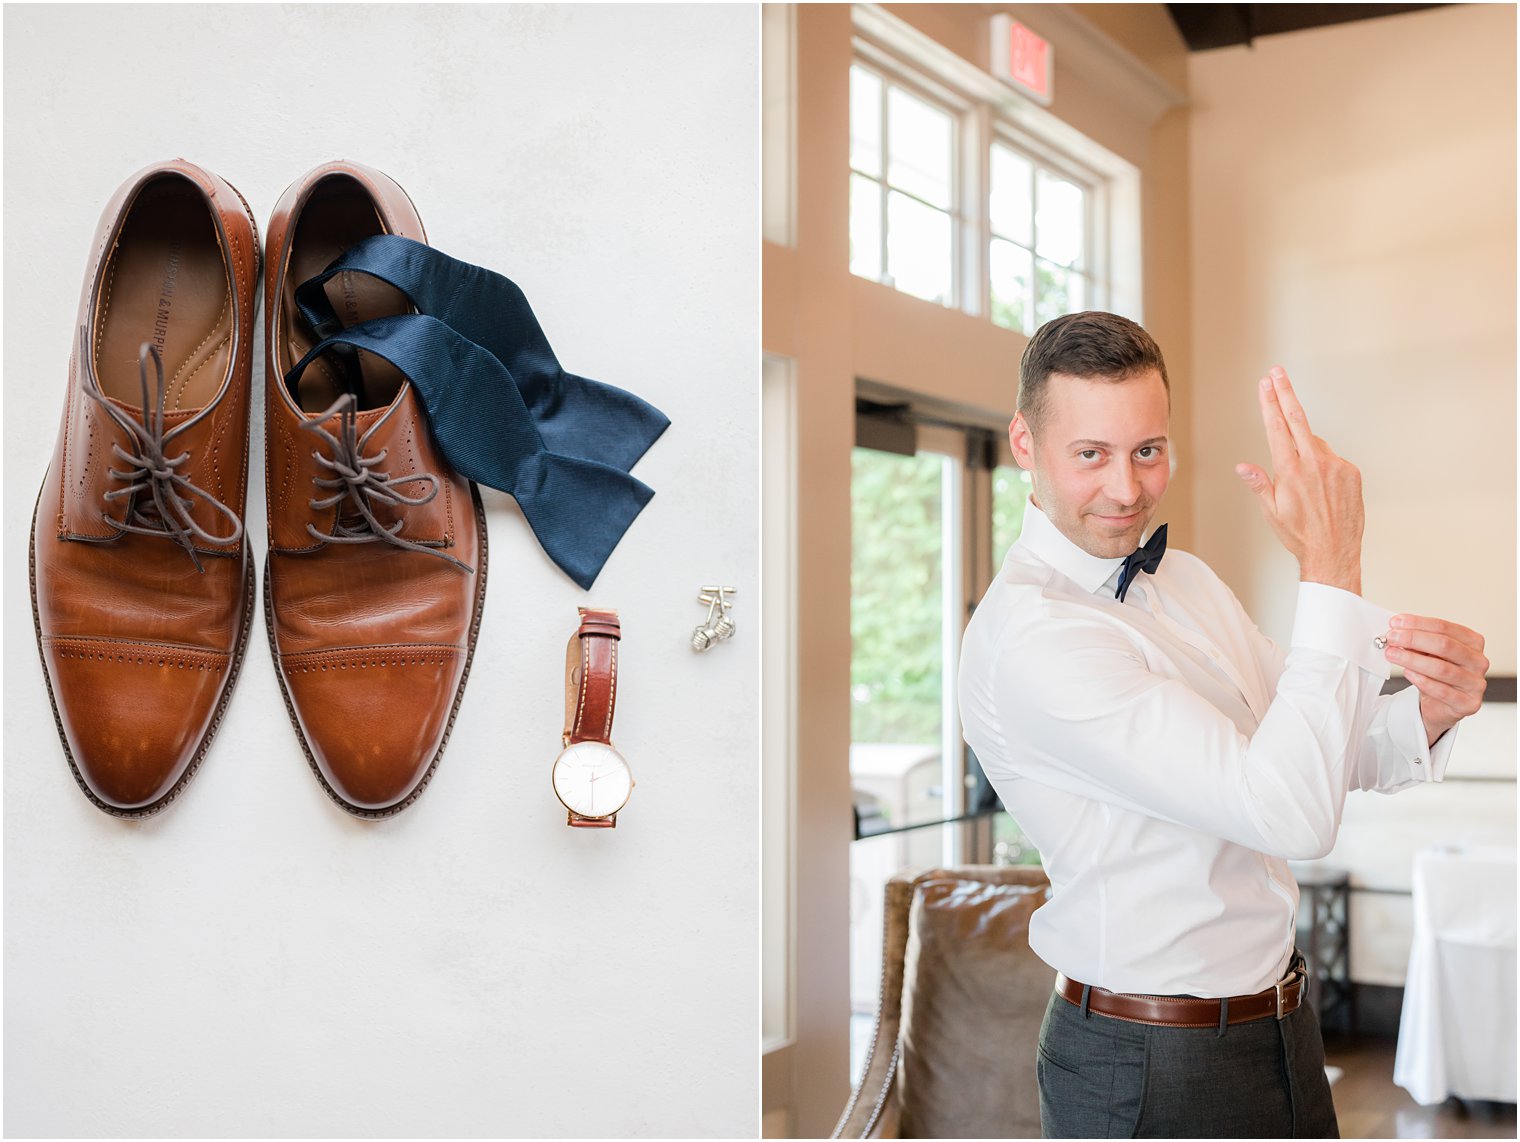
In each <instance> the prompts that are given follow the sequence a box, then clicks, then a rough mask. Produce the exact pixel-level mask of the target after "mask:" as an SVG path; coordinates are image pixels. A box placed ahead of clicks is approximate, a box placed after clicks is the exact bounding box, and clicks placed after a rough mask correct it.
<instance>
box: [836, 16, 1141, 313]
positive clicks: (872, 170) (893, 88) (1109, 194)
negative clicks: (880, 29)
mask: <svg viewBox="0 0 1520 1142" xmlns="http://www.w3.org/2000/svg"><path fill="white" fill-rule="evenodd" d="M983 78H985V77H983ZM1121 166H1122V164H1119V163H1117V162H1115V161H1113V160H1112V156H1107V157H1105V156H1104V155H1103V154H1099V153H1097V148H1095V146H1094V145H1093V144H1092V143H1091V142H1090V141H1088V140H1084V139H1081V138H1080V136H1076V135H1075V133H1074V132H1072V131H1071V129H1070V128H1067V127H1064V126H1060V125H1055V124H1054V123H1053V121H1051V120H1049V119H1048V117H1047V118H1046V119H1044V120H1039V121H1038V123H1037V122H1036V117H1035V116H1033V115H1032V114H1031V113H1030V112H1029V111H1028V109H1025V108H1014V109H1010V107H1009V105H1008V94H1007V91H1006V89H1001V90H1000V91H999V94H997V95H996V96H995V97H994V96H993V95H992V93H991V92H988V91H986V90H979V89H976V88H963V87H962V86H961V84H960V81H959V79H958V78H957V77H952V76H950V75H946V74H941V73H940V72H938V71H933V70H931V71H923V70H920V69H919V68H918V67H917V66H916V65H915V64H913V63H912V62H910V60H908V59H905V58H902V57H900V56H899V55H897V54H895V53H894V52H893V51H892V50H889V49H888V48H886V47H884V46H883V45H882V44H880V43H877V42H875V41H874V40H872V39H870V38H865V37H858V38H857V39H856V58H855V60H854V62H853V63H852V64H851V66H850V272H851V273H854V274H856V275H858V276H860V277H864V278H870V279H871V280H872V281H878V282H881V283H882V284H884V285H889V286H892V287H894V288H896V289H899V290H901V291H902V292H904V293H907V294H911V295H913V296H914V297H919V298H923V299H925V300H927V301H932V302H936V303H938V304H940V305H945V306H958V307H959V308H961V309H964V310H965V311H967V312H969V313H979V314H986V315H987V316H989V317H990V318H991V319H992V321H993V322H994V323H996V324H998V325H1001V326H1003V327H1004V328H1007V329H1012V330H1014V331H1015V332H1018V333H1022V334H1024V335H1025V336H1029V335H1030V334H1032V333H1033V332H1034V331H1035V330H1036V329H1037V328H1038V327H1039V326H1041V325H1043V324H1044V323H1045V322H1047V321H1049V320H1050V319H1051V318H1053V317H1058V316H1060V315H1061V314H1063V313H1072V312H1075V311H1077V310H1081V309H1092V308H1104V309H1106V308H1111V307H1114V306H1118V307H1120V308H1121V309H1126V310H1127V311H1129V312H1132V313H1133V312H1134V309H1135V307H1134V306H1133V304H1132V303H1131V304H1129V305H1126V304H1125V297H1124V296H1123V295H1124V291H1123V290H1122V289H1119V288H1117V287H1113V286H1111V279H1112V278H1113V276H1114V274H1113V272H1112V271H1113V270H1114V269H1115V268H1116V267H1115V266H1114V265H1113V259H1112V258H1111V256H1110V251H1109V249H1108V245H1109V238H1110V235H1113V236H1114V240H1115V241H1118V242H1120V243H1121V245H1122V243H1123V240H1124V239H1123V238H1122V236H1121V235H1122V232H1123V231H1124V230H1125V229H1126V228H1127V226H1128V223H1127V222H1124V220H1121V225H1120V227H1119V228H1118V230H1115V228H1114V227H1113V226H1112V225H1111V224H1110V223H1111V220H1110V219H1109V217H1108V211H1109V210H1110V209H1111V208H1115V207H1117V208H1118V209H1120V210H1123V209H1124V207H1125V206H1126V205H1127V204H1128V200H1127V196H1126V194H1125V191H1126V190H1127V189H1133V188H1131V187H1130V186H1129V184H1130V183H1131V182H1133V181H1134V178H1133V171H1132V169H1131V170H1129V171H1127V172H1126V171H1124V170H1121V169H1120V168H1121ZM1134 221H1136V222H1137V221H1138V216H1137V217H1136V219H1135V220H1134ZM1117 268H1118V269H1120V270H1125V269H1128V268H1129V267H1128V266H1125V265H1121V266H1119V267H1117ZM1120 276H1123V275H1122V274H1121V275H1120Z"/></svg>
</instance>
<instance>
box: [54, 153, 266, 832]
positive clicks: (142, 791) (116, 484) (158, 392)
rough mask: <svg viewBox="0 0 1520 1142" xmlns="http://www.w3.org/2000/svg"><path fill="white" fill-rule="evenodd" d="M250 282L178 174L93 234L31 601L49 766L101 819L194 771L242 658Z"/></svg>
mask: <svg viewBox="0 0 1520 1142" xmlns="http://www.w3.org/2000/svg"><path fill="white" fill-rule="evenodd" d="M258 277H259V242H258V232H257V229H256V227H255V226H254V222H253V216H252V215H251V214H250V213H249V210H248V206H247V204H246V203H245V202H244V201H243V199H242V196H241V195H239V194H238V192H237V191H236V190H234V189H233V187H232V186H231V185H230V184H228V183H226V182H224V181H223V180H222V179H220V178H218V177H217V176H216V175H214V174H212V173H211V172H210V171H207V170H203V169H201V168H200V167H198V166H195V165H193V164H191V163H187V162H185V161H183V160H175V161H173V162H167V163H161V164H158V165H156V166H151V167H148V168H146V169H144V170H141V171H139V172H138V173H137V174H135V175H133V176H132V177H131V178H130V179H129V180H128V181H127V182H126V183H125V184H123V186H122V187H121V189H120V190H118V191H117V192H116V196H115V197H114V198H113V199H112V200H111V202H110V203H109V204H108V205H107V207H106V209H105V213H104V214H103V215H102V216H101V221H100V227H99V229H98V230H97V232H96V235H95V243H94V246H93V253H92V255H91V258H90V266H89V273H88V274H87V275H86V277H85V282H84V292H83V296H82V297H81V299H80V305H79V322H78V327H79V328H78V335H77V339H76V346H75V350H74V354H73V356H72V358H71V360H70V362H69V382H68V396H67V400H66V403H65V405H64V412H63V425H62V428H61V429H60V430H59V433H58V443H57V445H56V446H55V448H54V451H53V460H52V463H51V465H50V466H49V467H48V473H47V478H46V480H45V481H44V483H43V485H42V493H41V495H40V496H39V497H38V500H37V509H36V512H35V514H34V516H33V519H32V542H31V585H32V615H33V619H34V621H35V623H36V628H37V640H38V645H39V647H40V649H41V652H42V666H43V674H44V677H45V679H46V681H47V686H48V695H49V697H50V698H51V700H52V703H53V714H54V717H55V718H56V719H57V722H58V731H59V735H60V737H61V738H62V740H63V749H64V753H65V755H66V756H67V758H68V761H69V767H70V768H71V769H72V770H73V772H74V777H75V779H76V780H77V781H78V782H79V785H80V788H81V789H83V790H84V793H85V796H87V797H88V798H89V799H90V800H91V801H92V802H93V803H94V804H95V805H96V806H98V807H99V808H101V809H103V810H105V811H106V812H107V813H112V814H115V815H116V816H119V817H144V816H147V815H148V814H150V813H156V812H158V811H159V810H160V809H162V808H164V806H166V805H168V804H169V802H171V801H173V800H174V798H175V797H176V796H177V795H178V794H179V791H180V790H181V789H182V788H184V785H185V783H186V782H187V781H188V780H189V779H190V777H191V776H192V775H193V774H194V773H195V771H196V769H197V768H198V767H199V766H200V763H201V760H202V758H203V757H204V756H205V754H206V750H207V748H208V747H209V746H210V744H211V738H212V735H213V734H214V733H215V732H216V727H217V724H218V723H219V722H220V721H221V717H222V713H223V711H224V710H225V709H226V707H227V702H228V700H229V699H230V698H231V696H232V688H233V683H234V681H235V680H236V678H237V673H238V667H239V666H240V664H241V661H242V654H243V647H244V645H245V643H246V642H247V635H248V627H249V621H248V620H249V615H250V613H251V611H252V609H253V594H254V592H253V562H252V560H251V559H250V558H249V554H248V544H247V539H246V537H245V536H244V534H243V525H242V518H243V508H244V495H245V492H246V490H247V478H248V409H249V388H250V385H251V379H252V377H251V375H252V369H253V359H252V345H253V339H252V332H253V309H254V296H255V291H256V289H257V285H258Z"/></svg>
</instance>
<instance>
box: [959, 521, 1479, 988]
mask: <svg viewBox="0 0 1520 1142" xmlns="http://www.w3.org/2000/svg"><path fill="white" fill-rule="evenodd" d="M1123 562H1124V561H1123V559H1100V558H1098V557H1096V556H1093V555H1089V554H1088V553H1087V552H1085V551H1083V550H1082V549H1081V548H1079V547H1077V546H1076V544H1074V543H1072V542H1071V541H1070V540H1069V539H1067V538H1066V537H1065V536H1064V535H1062V534H1061V533H1060V531H1058V530H1057V529H1056V527H1055V525H1054V524H1053V523H1051V522H1050V520H1049V518H1048V517H1047V516H1046V515H1045V514H1044V513H1043V512H1041V511H1040V509H1039V508H1037V507H1035V506H1034V504H1032V503H1031V504H1030V505H1029V507H1028V509H1027V511H1026V513H1025V516H1024V526H1023V533H1022V534H1021V535H1020V537H1019V540H1018V542H1017V543H1015V544H1014V546H1013V547H1012V548H1011V549H1010V550H1009V552H1008V558H1007V559H1006V560H1005V561H1004V563H1003V567H1002V570H1001V571H1000V572H999V574H998V576H997V578H996V580H995V581H994V582H993V584H992V586H991V587H990V588H989V589H988V591H987V594H986V597H985V598H983V600H982V602H981V604H980V605H979V606H978V607H977V609H976V613H975V614H974V615H973V616H972V618H971V622H970V624H969V625H968V626H967V628H966V634H965V639H964V642H963V644H962V649H961V666H960V710H961V721H962V724H963V726H964V730H965V737H966V741H967V742H968V743H970V745H971V747H972V749H974V750H975V751H976V756H977V758H978V760H979V761H980V762H981V764H982V768H983V769H984V770H985V771H986V773H987V776H988V778H989V779H990V780H991V782H992V785H993V788H995V789H996V790H997V791H998V794H999V796H1000V797H1002V799H1003V804H1004V806H1006V807H1007V809H1008V811H1009V812H1010V813H1011V814H1012V815H1013V817H1014V819H1015V820H1017V821H1018V823H1019V826H1020V828H1022V829H1023V831H1024V833H1025V834H1026V835H1027V836H1028V837H1029V839H1030V840H1031V841H1033V842H1034V844H1035V845H1036V847H1038V848H1039V850H1040V855H1041V857H1042V858H1043V860H1044V863H1045V870H1046V872H1047V873H1048V874H1049V876H1050V881H1051V886H1052V893H1051V899H1050V901H1049V902H1048V903H1046V904H1045V905H1044V906H1043V907H1041V908H1040V909H1039V910H1038V911H1036V912H1035V913H1034V916H1033V917H1032V918H1031V920H1030V924H1029V943H1030V946H1031V947H1032V948H1033V949H1034V951H1035V952H1036V953H1037V954H1038V955H1039V956H1040V958H1041V959H1043V960H1044V961H1045V962H1046V963H1048V964H1050V965H1051V966H1052V967H1054V968H1056V969H1057V970H1059V971H1062V972H1065V973H1066V974H1067V975H1068V976H1070V977H1071V978H1072V979H1075V980H1078V981H1080V982H1082V983H1087V984H1092V985H1094V986H1097V987H1103V988H1107V989H1108V990H1110V991H1122V992H1135V993H1144V994H1153V995H1197V996H1204V997H1218V996H1225V995H1247V994H1251V993H1254V992H1258V991H1262V990H1265V989H1266V988H1268V987H1271V986H1272V984H1273V983H1274V982H1275V981H1276V980H1278V979H1280V978H1282V975H1283V972H1284V971H1285V970H1286V967H1287V964H1288V961H1289V959H1290V957H1291V954H1292V950H1293V942H1294V917H1295V911H1296V909H1297V905H1298V886H1297V884H1296V883H1295V882H1294V880H1293V876H1292V874H1291V873H1290V872H1289V871H1288V866H1287V863H1286V861H1287V860H1290V859H1310V858H1314V857H1320V856H1323V855H1324V854H1325V853H1327V852H1328V851H1329V850H1330V848H1331V847H1332V846H1333V845H1334V843H1335V834H1336V831H1337V829H1338V828H1339V827H1340V820H1341V806H1342V804H1343V802H1344V801H1345V797H1346V792H1347V790H1349V789H1370V790H1377V791H1379V792H1383V793H1391V792H1394V791H1395V790H1398V789H1403V788H1405V787H1407V786H1410V785H1414V784H1419V783H1421V782H1425V781H1434V780H1439V779H1440V777H1441V776H1442V774H1443V773H1444V772H1445V768H1446V761H1447V758H1448V756H1449V754H1450V750H1451V744H1452V739H1453V738H1454V737H1455V733H1454V732H1448V733H1447V734H1445V735H1444V736H1443V737H1442V738H1441V740H1440V741H1439V742H1437V744H1436V748H1435V749H1433V750H1432V749H1430V748H1429V747H1428V746H1427V744H1426V734H1425V728H1424V724H1423V723H1422V722H1421V720H1420V714H1419V694H1418V692H1417V691H1416V690H1415V689H1414V688H1413V687H1409V688H1408V689H1406V690H1404V691H1402V692H1401V693H1399V694H1397V695H1393V696H1389V697H1380V696H1379V693H1378V691H1379V690H1380V689H1381V686H1382V683H1383V681H1384V680H1385V679H1386V678H1387V677H1388V675H1389V667H1388V663H1387V660H1386V659H1385V658H1384V657H1383V652H1382V650H1381V649H1380V648H1379V647H1378V646H1377V645H1376V644H1375V643H1374V642H1373V640H1374V639H1375V638H1378V637H1379V636H1382V635H1385V634H1386V633H1387V631H1388V620H1389V618H1390V617H1391V612H1389V611H1386V610H1383V609H1382V608H1380V607H1376V606H1373V605H1372V604H1371V603H1368V602H1365V601H1364V600H1362V599H1361V598H1359V597H1358V596H1356V595H1353V594H1351V593H1350V592H1348V591H1342V590H1340V589H1338V588H1335V587H1327V586H1325V585H1323V584H1319V583H1300V584H1299V587H1298V608H1297V612H1296V614H1295V616H1294V625H1293V638H1292V646H1291V650H1290V651H1289V653H1288V654H1287V655H1286V656H1284V654H1283V653H1282V651H1281V650H1279V649H1278V647H1277V646H1276V645H1275V644H1274V643H1273V642H1272V640H1271V639H1269V638H1267V637H1266V636H1265V635H1263V634H1262V633H1261V632H1260V631H1259V630H1257V629H1256V626H1255V624H1254V623H1252V622H1251V619H1250V618H1249V616H1247V615H1246V613H1245V610H1244V608H1242V607H1241V605H1240V602H1239V600H1237V599H1236V598H1235V595H1234V594H1233V593H1232V592H1231V591H1230V589H1229V588H1228V587H1226V586H1225V585H1224V583H1222V582H1221V581H1220V580H1219V578H1218V577H1217V576H1216V575H1215V574H1214V573H1213V572H1212V571H1211V570H1209V568H1208V566H1207V565H1205V564H1204V563H1203V561H1202V560H1200V559H1198V558H1197V557H1196V556H1193V555H1190V554H1188V553H1187V552H1185V551H1178V550H1175V549H1168V550H1167V553H1166V557H1165V558H1164V559H1163V560H1162V562H1161V566H1160V568H1159V569H1158V570H1157V572H1156V574H1154V575H1147V574H1141V575H1139V576H1137V577H1136V579H1135V580H1134V582H1133V583H1132V584H1131V585H1130V588H1129V591H1128V593H1127V594H1126V597H1125V600H1124V601H1123V602H1120V601H1119V600H1118V599H1116V598H1115V594H1116V589H1117V586H1118V580H1119V570H1120V568H1121V566H1122V564H1123Z"/></svg>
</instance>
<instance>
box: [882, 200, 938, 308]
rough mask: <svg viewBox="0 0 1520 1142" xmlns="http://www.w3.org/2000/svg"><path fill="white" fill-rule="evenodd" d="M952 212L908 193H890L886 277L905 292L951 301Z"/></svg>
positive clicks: (932, 299)
mask: <svg viewBox="0 0 1520 1142" xmlns="http://www.w3.org/2000/svg"><path fill="white" fill-rule="evenodd" d="M950 266H951V252H950V215H948V214H946V213H944V212H943V211H940V210H935V209H934V208H933V207H932V206H925V205H924V204H923V203H922V202H917V201H915V200H914V199H911V198H909V197H908V196H907V195H905V194H898V193H897V192H896V191H891V192H889V193H888V195H887V280H888V282H889V284H891V285H895V286H896V287H897V288H898V289H900V290H902V291H903V292H904V293H911V294H912V295H913V296H914V297H921V298H924V299H925V300H926V301H937V302H939V303H940V304H941V305H948V304H950Z"/></svg>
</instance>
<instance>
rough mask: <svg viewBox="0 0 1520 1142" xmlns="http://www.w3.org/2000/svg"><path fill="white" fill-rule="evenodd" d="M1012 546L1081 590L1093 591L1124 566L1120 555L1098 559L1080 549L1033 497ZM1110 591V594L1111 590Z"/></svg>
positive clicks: (1026, 507) (1095, 591) (1025, 510)
mask: <svg viewBox="0 0 1520 1142" xmlns="http://www.w3.org/2000/svg"><path fill="white" fill-rule="evenodd" d="M1014 546H1015V547H1022V548H1024V549H1025V550H1026V551H1028V552H1030V553H1031V554H1032V555H1034V556H1035V557H1036V558H1038V559H1042V560H1044V561H1045V562H1046V563H1049V564H1050V565H1051V566H1052V567H1054V568H1055V569H1056V570H1057V571H1059V572H1060V573H1061V574H1062V575H1065V576H1066V577H1067V578H1068V579H1070V580H1071V581H1072V582H1073V583H1075V584H1076V585H1077V586H1079V587H1081V588H1082V590H1084V591H1087V592H1090V593H1092V594H1096V593H1097V592H1098V590H1099V589H1100V588H1102V587H1103V585H1104V584H1105V583H1107V582H1109V580H1111V579H1113V578H1114V576H1115V575H1117V574H1118V572H1119V568H1120V567H1122V566H1123V565H1124V557H1123V556H1122V555H1121V556H1119V557H1118V558H1117V559H1100V558H1099V557H1098V556H1096V555H1089V554H1088V553H1087V552H1085V551H1083V550H1082V549H1081V548H1080V547H1078V546H1077V545H1076V544H1075V543H1073V542H1072V541H1071V540H1069V539H1067V538H1066V536H1064V535H1062V534H1061V531H1060V529H1059V528H1057V527H1056V525H1055V524H1054V523H1052V522H1051V521H1050V517H1049V516H1048V515H1046V514H1045V513H1044V512H1042V511H1041V510H1040V509H1039V508H1037V507H1035V505H1034V501H1033V500H1031V501H1030V502H1029V503H1028V504H1027V505H1026V506H1025V508H1024V526H1023V528H1022V530H1021V531H1020V532H1019V538H1018V542H1017V543H1015V544H1014ZM1109 593H1110V594H1112V590H1111V591H1110V592H1109Z"/></svg>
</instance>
